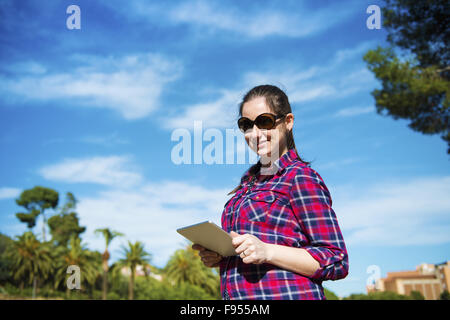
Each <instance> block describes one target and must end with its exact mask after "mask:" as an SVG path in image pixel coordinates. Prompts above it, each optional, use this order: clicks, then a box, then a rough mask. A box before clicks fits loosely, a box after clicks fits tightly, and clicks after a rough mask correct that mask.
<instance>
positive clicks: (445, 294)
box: [439, 290, 450, 300]
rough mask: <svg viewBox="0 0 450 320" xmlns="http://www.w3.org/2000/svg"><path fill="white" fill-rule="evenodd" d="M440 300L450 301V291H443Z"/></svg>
mask: <svg viewBox="0 0 450 320" xmlns="http://www.w3.org/2000/svg"><path fill="white" fill-rule="evenodd" d="M439 299H440V300H450V293H449V292H448V290H444V291H442V293H441V295H440V296H439Z"/></svg>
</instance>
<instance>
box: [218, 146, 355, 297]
mask: <svg viewBox="0 0 450 320" xmlns="http://www.w3.org/2000/svg"><path fill="white" fill-rule="evenodd" d="M274 165H276V167H275V168H277V169H278V170H277V172H276V173H275V174H273V175H266V176H261V175H259V174H257V179H256V180H253V182H252V181H251V180H252V179H250V178H251V177H250V175H249V171H250V170H248V171H247V172H246V173H245V174H244V175H243V177H242V178H241V188H240V189H239V190H238V191H237V192H236V193H235V194H234V195H233V197H232V198H231V199H229V200H228V201H227V202H226V204H225V206H224V211H223V213H222V228H223V229H224V230H225V231H227V232H231V231H232V230H233V231H235V232H237V233H239V234H246V233H249V234H252V235H254V236H256V237H257V238H259V239H260V240H261V241H263V242H266V243H273V244H278V245H284V246H289V247H295V248H302V249H305V250H307V251H308V252H309V253H310V254H311V256H312V257H313V258H314V259H316V260H317V261H318V262H319V264H320V268H319V269H318V270H317V271H316V272H315V273H314V274H313V275H312V276H310V277H307V276H304V275H301V274H298V273H294V272H291V271H288V270H285V269H281V268H279V267H277V266H274V265H271V264H268V263H264V264H259V265H258V264H245V263H244V262H242V259H241V258H240V257H239V256H238V255H236V256H232V257H226V258H224V259H222V261H221V263H220V276H221V285H220V288H221V292H222V297H223V298H224V299H299V300H303V299H309V300H311V299H325V295H324V292H323V287H322V281H324V280H338V279H342V278H344V277H345V276H346V275H347V274H348V255H347V250H346V247H345V243H344V239H343V237H342V234H341V231H340V228H339V225H338V221H337V219H336V215H335V213H334V211H333V209H332V208H331V196H330V192H329V191H328V189H327V187H326V186H325V183H324V182H323V180H322V178H321V177H320V175H319V174H318V173H317V172H316V171H314V170H313V169H311V168H310V167H308V166H306V165H305V164H304V163H302V162H301V161H300V160H299V159H298V158H297V156H296V152H295V149H291V150H289V151H288V152H287V153H285V154H283V155H282V156H281V157H280V158H279V159H278V160H277V161H275V163H274Z"/></svg>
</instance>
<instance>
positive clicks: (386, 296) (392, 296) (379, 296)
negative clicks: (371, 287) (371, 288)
mask: <svg viewBox="0 0 450 320" xmlns="http://www.w3.org/2000/svg"><path fill="white" fill-rule="evenodd" d="M344 300H412V298H411V297H410V296H406V295H403V294H398V293H395V292H392V291H378V292H370V293H369V294H363V293H357V294H355V293H354V294H351V295H350V296H348V297H345V298H344Z"/></svg>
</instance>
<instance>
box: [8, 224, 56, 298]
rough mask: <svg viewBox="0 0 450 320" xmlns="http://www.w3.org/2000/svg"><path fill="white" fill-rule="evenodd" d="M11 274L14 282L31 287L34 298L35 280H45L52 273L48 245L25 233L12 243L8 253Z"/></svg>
mask: <svg viewBox="0 0 450 320" xmlns="http://www.w3.org/2000/svg"><path fill="white" fill-rule="evenodd" d="M9 254H10V257H11V260H12V274H13V277H14V279H15V280H19V281H26V282H27V283H28V284H32V285H33V294H32V296H33V299H34V298H35V297H36V288H37V280H38V278H40V279H43V280H45V279H47V277H48V276H49V274H50V273H51V272H52V271H53V260H52V255H51V248H50V245H49V243H45V242H40V241H39V240H38V239H36V236H35V235H34V234H33V233H32V232H30V231H27V232H25V233H24V234H23V235H21V236H18V237H17V240H16V241H14V245H13V250H11V251H10V253H9Z"/></svg>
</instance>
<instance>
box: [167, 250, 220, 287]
mask: <svg viewBox="0 0 450 320" xmlns="http://www.w3.org/2000/svg"><path fill="white" fill-rule="evenodd" d="M164 273H165V275H166V277H167V279H168V280H169V281H170V282H171V283H172V284H174V285H176V286H177V285H181V284H183V283H189V284H193V285H197V286H200V287H202V288H204V289H205V290H206V291H207V292H209V293H211V294H215V293H216V291H217V288H218V284H219V277H218V276H217V275H215V274H214V273H213V272H212V270H211V269H210V268H207V267H205V265H204V264H203V263H202V261H201V259H200V257H199V255H198V252H197V251H195V250H194V249H192V247H191V246H190V245H189V246H187V247H186V249H179V250H177V251H175V253H174V254H173V255H172V257H171V258H170V259H169V261H168V262H167V265H166V267H165V269H164Z"/></svg>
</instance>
